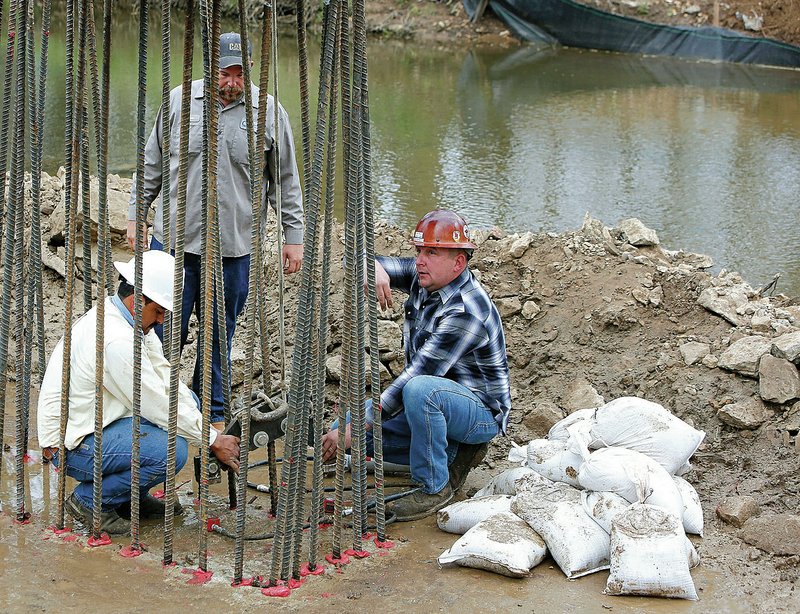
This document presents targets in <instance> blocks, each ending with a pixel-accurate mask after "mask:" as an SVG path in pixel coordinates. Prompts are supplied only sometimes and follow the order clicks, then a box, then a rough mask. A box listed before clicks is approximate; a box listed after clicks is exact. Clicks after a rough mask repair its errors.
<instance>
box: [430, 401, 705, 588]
mask: <svg viewBox="0 0 800 614" xmlns="http://www.w3.org/2000/svg"><path fill="white" fill-rule="evenodd" d="M704 437H705V433H703V432H702V431H698V430H697V429H695V428H693V427H692V426H691V425H689V424H687V423H686V422H684V421H683V420H681V419H680V418H677V417H676V416H674V415H672V414H671V413H670V412H669V411H668V410H667V409H665V408H664V407H662V406H661V405H658V404H657V403H652V402H650V401H646V400H644V399H639V398H636V397H623V398H620V399H616V400H614V401H611V402H610V403H607V404H606V405H603V406H602V407H599V408H593V409H584V410H579V411H577V412H574V413H573V414H571V415H570V416H568V417H567V418H565V419H564V420H561V421H560V422H558V423H557V424H555V425H554V426H553V428H552V429H551V430H550V432H549V434H548V437H547V439H537V440H534V441H531V442H530V443H529V444H528V446H527V447H526V448H519V447H517V448H516V449H514V450H512V451H511V453H510V455H509V460H512V461H519V462H520V463H521V465H522V466H521V467H516V468H513V469H509V470H508V471H506V472H504V473H502V474H500V475H498V476H496V477H495V478H493V479H492V481H491V482H489V484H487V485H486V486H485V487H484V488H483V489H481V490H480V491H478V492H477V493H475V496H474V497H473V498H472V499H468V500H466V501H461V502H459V503H455V504H453V505H450V506H448V507H446V508H444V509H443V510H441V511H440V512H439V515H438V524H439V527H440V528H441V529H442V530H445V531H448V532H451V533H459V534H463V535H462V537H461V538H460V539H459V540H458V541H457V542H456V543H455V544H454V545H453V546H452V547H451V548H450V549H448V550H447V551H445V552H444V553H443V554H442V555H441V557H440V558H439V562H440V564H442V565H462V566H466V567H476V568H479V569H488V570H491V571H494V572H496V573H501V574H504V575H507V576H511V577H521V576H524V575H527V573H528V572H529V571H530V569H532V568H533V567H534V566H535V565H537V564H538V563H539V562H541V560H542V559H543V558H544V556H545V551H544V550H543V546H542V543H543V544H545V545H546V548H547V550H549V552H550V554H551V556H552V557H553V559H554V560H555V562H556V563H557V564H558V566H559V567H560V568H561V570H562V571H563V572H564V574H565V575H566V576H567V577H568V578H577V577H580V576H582V575H586V574H589V573H593V572H596V571H600V570H604V569H610V574H609V579H608V582H607V584H606V591H605V592H606V593H607V594H610V595H649V596H664V597H678V598H684V599H697V593H696V592H695V588H694V584H693V582H692V579H691V575H690V574H689V569H690V568H692V567H694V566H696V565H698V564H699V562H700V561H699V557H698V555H697V551H696V550H695V548H694V546H693V545H692V543H691V541H689V539H688V538H687V537H686V533H693V534H697V535H702V532H703V512H702V508H701V506H700V499H699V497H698V496H697V492H696V491H695V489H694V488H693V487H692V486H691V484H689V483H688V482H687V481H686V480H684V479H683V478H681V477H680V475H681V474H684V473H686V471H688V469H689V467H690V466H689V458H690V457H691V456H692V454H693V453H694V452H695V451H696V450H697V448H698V446H699V445H700V443H701V442H702V441H703V438H704ZM520 519H521V520H522V521H524V526H526V527H528V528H529V529H530V530H531V531H528V530H521V529H520V528H519V527H522V526H523V525H521V524H519V522H518V521H519V520H520ZM531 533H532V534H531ZM515 536H517V537H515ZM534 536H535V537H534ZM537 538H538V539H537ZM526 567H527V568H526Z"/></svg>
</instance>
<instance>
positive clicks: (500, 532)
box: [439, 512, 547, 578]
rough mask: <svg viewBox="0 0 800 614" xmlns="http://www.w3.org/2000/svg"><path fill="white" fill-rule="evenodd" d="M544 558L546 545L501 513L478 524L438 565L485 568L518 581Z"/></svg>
mask: <svg viewBox="0 0 800 614" xmlns="http://www.w3.org/2000/svg"><path fill="white" fill-rule="evenodd" d="M545 556H547V546H545V543H544V541H543V540H542V538H541V537H539V535H537V534H536V532H535V531H534V530H533V529H531V528H530V527H529V526H528V524H527V523H526V522H525V521H524V520H522V519H521V518H519V517H517V516H515V515H514V514H512V513H511V512H500V513H498V514H495V515H494V516H491V517H489V518H487V519H486V520H483V521H482V522H479V523H478V524H476V525H475V526H474V527H472V528H471V529H470V530H469V531H467V532H466V533H464V535H462V536H461V537H460V538H459V539H458V541H457V542H456V543H455V544H453V545H452V547H451V548H450V549H449V550H445V551H444V552H443V553H442V554H441V555H440V556H439V564H440V565H442V566H447V565H460V566H461V567H472V568H474V569H485V570H486V571H492V572H494V573H498V574H501V575H504V576H508V577H510V578H521V577H524V576H526V575H528V572H529V571H530V570H531V569H533V568H534V567H535V566H536V565H538V564H539V563H541V562H542V560H543V559H544V557H545Z"/></svg>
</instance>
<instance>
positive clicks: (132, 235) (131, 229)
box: [128, 220, 149, 251]
mask: <svg viewBox="0 0 800 614" xmlns="http://www.w3.org/2000/svg"><path fill="white" fill-rule="evenodd" d="M142 237H143V238H142V241H143V243H142V249H145V250H146V249H147V246H148V245H149V241H148V240H147V224H142ZM128 247H130V248H131V251H136V220H128Z"/></svg>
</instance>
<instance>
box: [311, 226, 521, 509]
mask: <svg viewBox="0 0 800 614" xmlns="http://www.w3.org/2000/svg"><path fill="white" fill-rule="evenodd" d="M412 243H413V244H414V245H415V247H416V249H417V257H416V258H386V257H380V258H378V259H377V262H376V266H375V269H376V271H375V273H376V285H377V294H378V301H379V302H380V305H381V307H382V308H384V309H385V308H387V307H390V306H391V305H392V294H391V288H392V287H393V288H396V289H398V290H402V291H403V292H406V293H407V294H408V299H407V300H406V302H405V326H404V331H403V333H404V335H403V336H404V341H405V359H406V365H405V368H404V369H403V372H402V373H401V374H400V375H399V376H398V377H397V379H395V380H394V381H393V382H392V383H391V384H390V385H389V387H388V388H387V389H386V390H385V391H384V392H383V394H382V395H381V411H382V417H383V419H384V422H383V450H384V458H385V459H386V460H387V461H390V462H395V463H401V464H409V465H411V477H412V479H413V480H414V481H415V482H416V483H418V484H419V485H420V488H419V490H417V491H415V492H414V493H412V494H411V495H409V496H407V497H404V498H402V499H399V500H398V501H396V502H395V503H393V504H391V506H390V507H389V508H388V509H389V511H391V512H393V513H394V514H395V516H396V519H397V520H398V521H405V520H416V519H418V518H422V517H424V516H427V515H428V514H431V513H433V512H435V511H437V510H439V509H440V508H442V507H444V506H445V505H446V504H447V503H448V502H449V501H450V499H452V497H453V493H454V491H456V490H458V488H460V487H461V486H462V485H463V483H464V480H465V479H466V476H467V473H468V472H469V470H470V468H471V467H473V466H475V465H477V464H478V463H479V462H480V461H481V460H482V459H483V457H484V456H485V454H486V450H487V448H488V443H487V442H488V441H489V440H491V439H492V438H493V437H495V436H496V435H497V434H498V433H500V432H502V433H505V431H506V427H507V425H508V414H509V411H510V410H511V394H510V389H509V379H508V363H507V360H506V344H505V336H504V334H503V325H502V322H501V320H500V314H499V313H498V311H497V308H496V307H495V305H494V303H492V300H491V299H490V298H489V296H488V294H487V293H486V291H485V290H484V288H483V287H482V286H481V285H480V283H479V282H478V281H477V280H476V279H475V277H474V276H473V274H472V272H471V271H470V270H469V266H468V264H469V260H470V258H471V257H472V251H473V250H474V249H475V247H476V246H475V244H474V243H472V242H471V241H470V237H469V229H468V227H467V225H466V223H465V221H464V219H463V218H462V217H461V216H460V215H458V214H456V213H454V212H452V211H446V210H436V211H432V212H430V213H428V214H427V215H425V216H424V217H423V218H422V219H421V220H420V222H419V223H418V224H417V228H416V230H415V232H414V237H413V239H412ZM368 404H369V402H368ZM370 410H371V408H370V407H368V410H367V414H368V419H367V421H368V424H367V428H368V429H370V428H371V420H370V415H371V411H370ZM349 436H350V426H349V424H348V425H347V431H346V441H347V445H348V446H349ZM337 438H338V433H337V431H336V430H335V429H334V430H333V431H331V432H330V433H328V434H327V435H326V436H325V438H324V439H323V453H324V457H325V458H330V457H332V456H333V455H334V454H335V452H336V445H337ZM370 444H371V437H370V436H369V434H368V446H370V447H371V445H370Z"/></svg>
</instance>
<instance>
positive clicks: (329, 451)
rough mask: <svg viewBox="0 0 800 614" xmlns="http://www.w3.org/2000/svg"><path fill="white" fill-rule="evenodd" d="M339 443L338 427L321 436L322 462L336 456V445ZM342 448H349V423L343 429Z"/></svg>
mask: <svg viewBox="0 0 800 614" xmlns="http://www.w3.org/2000/svg"><path fill="white" fill-rule="evenodd" d="M338 445H339V429H331V430H330V431H328V432H327V433H325V434H324V435H323V436H322V462H326V461H328V460H330V459H331V458H333V457H335V456H336V447H337V446H338ZM344 448H345V450H347V449H349V448H350V425H349V424H348V425H347V428H346V429H345V431H344Z"/></svg>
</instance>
